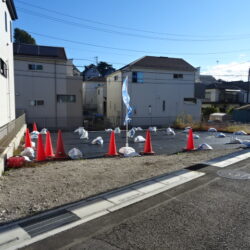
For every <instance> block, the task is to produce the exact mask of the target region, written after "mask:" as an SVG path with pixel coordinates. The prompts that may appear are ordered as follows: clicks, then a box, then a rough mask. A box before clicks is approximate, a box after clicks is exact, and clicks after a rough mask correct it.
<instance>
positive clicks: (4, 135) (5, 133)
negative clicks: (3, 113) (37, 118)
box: [0, 114, 26, 153]
mask: <svg viewBox="0 0 250 250" xmlns="http://www.w3.org/2000/svg"><path fill="white" fill-rule="evenodd" d="M25 123H26V122H25V114H23V115H21V116H19V117H18V118H17V119H15V120H13V121H11V122H9V123H7V124H6V125H4V126H2V127H0V153H1V152H3V151H4V149H5V148H6V147H8V145H9V143H10V142H11V140H12V139H13V138H14V137H15V136H16V134H17V133H18V132H19V130H20V129H21V128H22V126H23V125H24V124H25Z"/></svg>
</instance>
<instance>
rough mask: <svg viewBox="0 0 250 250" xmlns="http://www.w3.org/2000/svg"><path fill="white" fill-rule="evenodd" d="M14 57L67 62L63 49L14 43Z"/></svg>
mask: <svg viewBox="0 0 250 250" xmlns="http://www.w3.org/2000/svg"><path fill="white" fill-rule="evenodd" d="M13 49H14V55H22V56H34V57H48V58H56V59H62V60H67V56H66V53H65V50H64V48H63V47H51V46H40V45H31V44H19V43H14V48H13Z"/></svg>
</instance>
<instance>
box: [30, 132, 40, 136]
mask: <svg viewBox="0 0 250 250" xmlns="http://www.w3.org/2000/svg"><path fill="white" fill-rule="evenodd" d="M30 135H37V136H38V135H39V132H38V131H32V132H31V133H30Z"/></svg>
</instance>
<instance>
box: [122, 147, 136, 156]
mask: <svg viewBox="0 0 250 250" xmlns="http://www.w3.org/2000/svg"><path fill="white" fill-rule="evenodd" d="M134 152H135V149H134V148H132V147H122V148H120V149H119V153H120V154H123V155H124V156H125V155H129V154H131V153H134Z"/></svg>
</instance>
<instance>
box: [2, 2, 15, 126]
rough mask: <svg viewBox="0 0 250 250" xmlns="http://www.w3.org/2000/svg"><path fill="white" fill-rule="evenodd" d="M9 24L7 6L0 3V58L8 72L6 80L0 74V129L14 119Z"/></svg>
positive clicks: (11, 46) (11, 45) (11, 48)
mask: <svg viewBox="0 0 250 250" xmlns="http://www.w3.org/2000/svg"><path fill="white" fill-rule="evenodd" d="M5 12H6V13H7V27H8V31H7V32H6V31H5ZM10 22H12V20H11V17H10V14H9V11H8V8H7V5H6V3H5V2H3V1H0V34H1V35H0V58H1V59H2V60H3V61H4V62H5V63H6V64H7V70H8V73H7V74H8V76H7V78H5V77H4V76H3V75H1V74H0V86H1V88H0V127H2V126H3V125H5V124H7V123H8V122H10V121H12V120H14V119H15V95H14V92H15V89H14V71H13V44H12V42H11V33H10V32H11V31H10Z"/></svg>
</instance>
